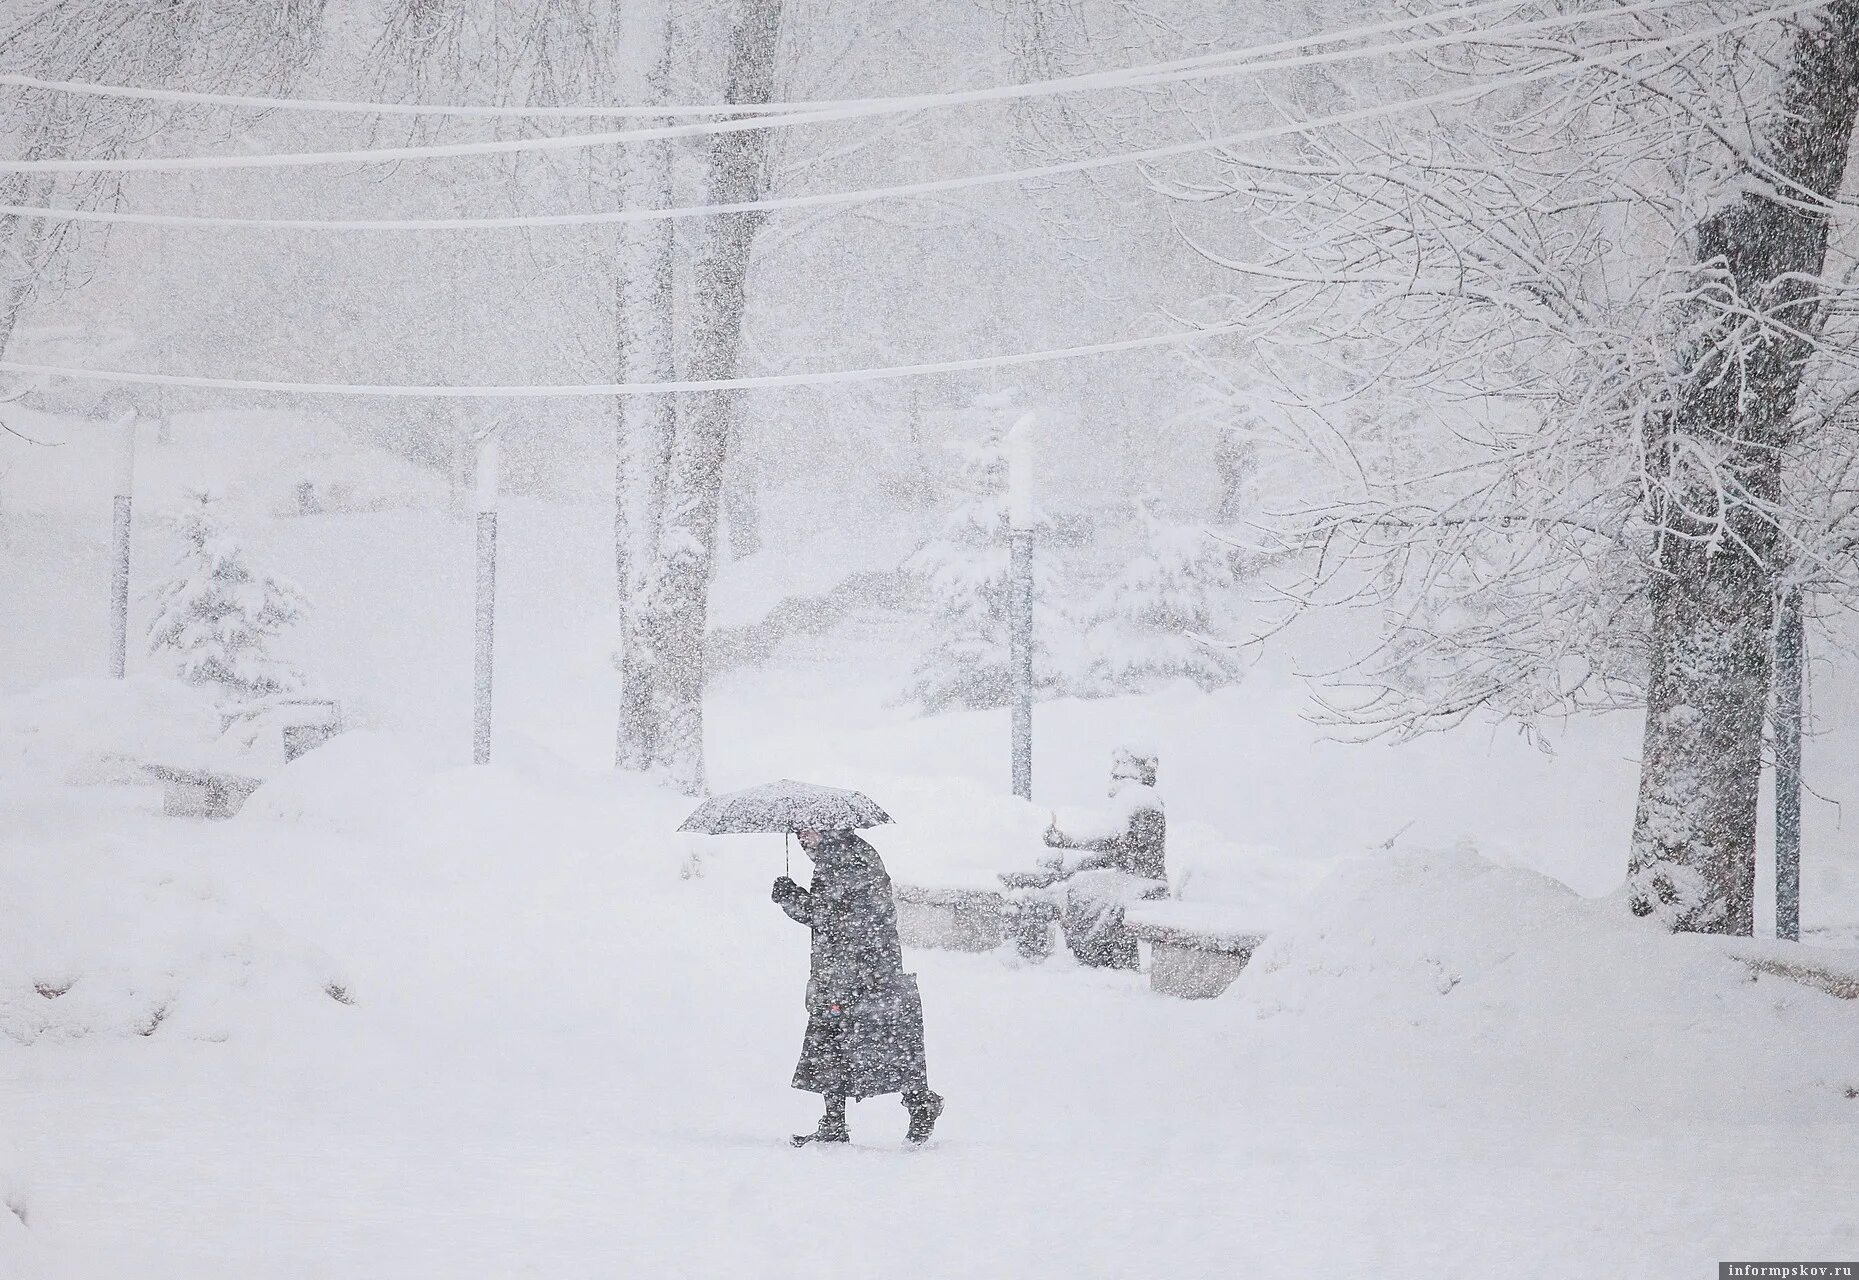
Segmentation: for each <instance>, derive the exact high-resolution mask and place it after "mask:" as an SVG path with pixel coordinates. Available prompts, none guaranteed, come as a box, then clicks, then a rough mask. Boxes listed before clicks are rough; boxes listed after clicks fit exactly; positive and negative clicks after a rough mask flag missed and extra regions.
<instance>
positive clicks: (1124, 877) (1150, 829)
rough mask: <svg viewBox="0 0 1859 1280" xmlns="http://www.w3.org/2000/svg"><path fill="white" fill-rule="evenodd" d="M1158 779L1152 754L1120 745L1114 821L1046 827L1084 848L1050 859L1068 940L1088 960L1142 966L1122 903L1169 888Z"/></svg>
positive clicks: (1059, 845) (1058, 841) (1052, 842)
mask: <svg viewBox="0 0 1859 1280" xmlns="http://www.w3.org/2000/svg"><path fill="white" fill-rule="evenodd" d="M1155 779H1156V758H1155V756H1154V754H1153V753H1151V752H1147V751H1141V750H1137V749H1135V748H1132V747H1119V748H1118V749H1117V750H1116V752H1115V754H1114V755H1113V756H1112V758H1111V765H1110V798H1111V800H1112V801H1113V802H1114V804H1115V811H1114V813H1113V815H1112V818H1113V821H1114V824H1115V825H1114V826H1112V827H1110V828H1108V829H1106V830H1102V831H1099V832H1094V833H1091V834H1088V835H1087V834H1078V833H1068V832H1065V831H1063V830H1061V829H1060V828H1059V825H1058V821H1057V819H1056V818H1055V819H1054V820H1053V823H1052V825H1051V826H1049V827H1048V828H1047V829H1046V844H1047V845H1048V846H1050V847H1052V848H1055V849H1076V850H1080V851H1081V856H1078V857H1073V858H1067V857H1065V856H1063V855H1059V856H1058V857H1055V858H1053V859H1050V860H1048V862H1047V863H1046V865H1047V867H1048V868H1049V869H1050V870H1051V871H1052V872H1053V874H1054V878H1055V879H1056V880H1057V881H1058V882H1059V893H1060V894H1061V895H1062V898H1061V901H1060V904H1059V910H1060V914H1059V922H1060V927H1061V928H1062V929H1063V930H1064V932H1065V945H1066V946H1068V947H1069V948H1071V952H1072V954H1073V955H1074V956H1076V957H1078V959H1079V960H1080V961H1082V962H1083V963H1085V964H1088V965H1095V966H1099V967H1102V968H1111V969H1134V968H1136V967H1137V965H1138V949H1137V946H1136V935H1135V934H1133V933H1131V932H1130V930H1129V928H1128V926H1126V925H1125V924H1124V923H1123V908H1124V906H1125V905H1126V904H1127V903H1129V902H1130V901H1132V900H1135V899H1144V898H1159V897H1166V896H1167V894H1168V851H1167V845H1168V819H1167V818H1166V817H1165V816H1164V814H1163V811H1162V795H1161V792H1159V791H1157V790H1156V785H1155Z"/></svg>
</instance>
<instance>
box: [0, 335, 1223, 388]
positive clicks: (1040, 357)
mask: <svg viewBox="0 0 1859 1280" xmlns="http://www.w3.org/2000/svg"><path fill="white" fill-rule="evenodd" d="M1243 327H1244V326H1243V325H1242V324H1240V323H1239V322H1229V323H1225V324H1214V325H1208V326H1207V327H1205V328H1202V329H1183V330H1176V331H1174V332H1171V333H1159V334H1151V335H1149V336H1146V337H1141V338H1123V339H1120V340H1118V341H1115V342H1095V343H1090V344H1088V345H1086V346H1079V347H1052V348H1048V349H1046V350H1043V351H1018V352H1013V353H1009V354H1003V355H991V356H972V357H968V358H965V359H961V360H939V361H935V362H932V363H930V364H910V365H886V366H882V367H879V368H871V369H832V370H825V371H822V372H818V373H768V374H757V375H754V376H752V377H746V378H709V379H691V380H686V381H681V382H593V383H581V384H556V385H547V384H543V385H521V384H518V385H503V386H497V385H487V386H447V385H444V384H439V385H433V386H407V385H398V384H390V383H345V382H285V381H278V380H273V379H262V378H207V377H197V376H195V375H192V374H179V373H143V372H139V371H136V370H128V369H85V368H79V367H75V366H69V365H50V364H29V363H26V362H24V361H20V360H0V370H5V371H7V372H10V373H22V374H31V375H35V376H43V377H54V378H73V379H77V380H80V381H85V382H115V383H130V384H132V385H137V386H155V387H197V388H202V389H206V390H213V391H276V392H287V393H290V394H295V395H325V396H378V397H389V398H397V399H411V398H426V399H453V400H457V399H483V400H552V399H574V398H588V397H596V396H660V395H675V394H678V393H680V392H688V391H743V390H750V389H753V388H757V387H817V386H830V385H834V384H837V383H845V382H878V381H884V380H887V379H892V378H911V377H918V376H921V375H924V374H934V373H961V372H964V371H966V370H971V369H1000V368H1005V367H1008V366H1010V365H1021V364H1043V363H1047V362H1050V361H1054V360H1072V359H1076V358H1078V357H1081V356H1095V355H1105V354H1108V353H1110V352H1115V351H1140V350H1143V349H1145V348H1149V347H1168V346H1177V345H1180V344H1182V343H1189V342H1199V341H1200V340H1202V339H1203V338H1211V337H1216V336H1218V335H1220V334H1224V333H1234V332H1236V331H1238V330H1239V329H1241V328H1243Z"/></svg>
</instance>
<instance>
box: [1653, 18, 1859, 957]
mask: <svg viewBox="0 0 1859 1280" xmlns="http://www.w3.org/2000/svg"><path fill="white" fill-rule="evenodd" d="M1796 21H1797V24H1798V25H1797V29H1796V33H1795V35H1794V37H1793V49H1792V59H1791V62H1790V64H1789V67H1788V71H1787V78H1786V81H1785V83H1784V85H1783V88H1782V94H1781V97H1782V101H1781V103H1780V111H1779V113H1778V116H1777V121H1778V123H1777V125H1776V127H1775V128H1774V130H1773V132H1772V135H1771V138H1770V140H1769V146H1768V149H1767V151H1768V154H1767V156H1766V160H1767V162H1768V164H1769V165H1770V166H1771V167H1772V168H1773V170H1774V171H1775V172H1776V173H1777V174H1778V175H1779V176H1778V177H1773V178H1771V181H1772V182H1773V183H1774V184H1775V185H1774V186H1773V187H1772V188H1770V190H1771V191H1772V192H1774V193H1777V194H1779V196H1780V199H1776V198H1772V196H1771V195H1770V194H1767V193H1764V192H1762V191H1759V190H1748V191H1746V192H1745V193H1744V194H1743V195H1742V196H1741V197H1739V198H1738V199H1737V201H1736V202H1735V203H1733V204H1730V205H1728V206H1726V207H1725V208H1723V209H1722V210H1720V211H1719V212H1717V213H1715V214H1713V215H1712V216H1711V217H1710V218H1708V219H1706V220H1705V221H1704V222H1703V223H1702V224H1701V225H1700V226H1699V228H1698V232H1697V241H1698V244H1697V249H1698V262H1699V271H1700V278H1701V282H1702V284H1703V285H1704V286H1705V287H1706V290H1707V291H1706V292H1705V294H1704V297H1705V302H1704V304H1703V305H1704V306H1707V307H1713V308H1714V311H1713V312H1712V314H1711V317H1710V319H1709V321H1708V323H1706V324H1704V325H1703V326H1702V330H1703V331H1702V332H1701V333H1700V334H1699V335H1698V337H1697V339H1696V341H1695V342H1694V343H1693V344H1692V345H1691V346H1690V348H1689V349H1688V351H1687V353H1686V362H1687V369H1686V378H1685V385H1684V388H1683V391H1682V393H1681V395H1680V396H1679V397H1678V401H1677V403H1676V404H1675V406H1674V407H1673V409H1672V411H1671V413H1670V414H1669V415H1667V416H1665V417H1664V418H1663V419H1662V420H1660V421H1658V422H1656V423H1655V424H1654V425H1653V427H1652V428H1651V429H1650V438H1649V440H1648V448H1647V467H1648V469H1649V471H1650V473H1651V474H1650V476H1649V481H1650V484H1651V486H1652V493H1653V502H1652V506H1653V516H1654V520H1655V527H1656V531H1657V537H1658V544H1657V548H1656V555H1657V561H1656V564H1655V566H1654V578H1653V584H1652V673H1651V674H1652V680H1651V684H1650V686H1649V687H1648V690H1647V700H1646V739H1645V752H1644V755H1643V757H1642V764H1641V769H1640V794H1639V810H1638V813H1637V815H1636V816H1635V820H1634V829H1633V848H1632V853H1631V859H1630V864H1629V888H1630V900H1631V903H1632V908H1633V911H1634V913H1635V914H1636V915H1642V916H1644V915H1651V916H1654V917H1656V918H1658V919H1659V920H1660V921H1661V922H1663V923H1665V924H1667V925H1668V926H1669V927H1671V928H1673V929H1684V930H1693V931H1697V932H1703V933H1731V934H1748V933H1750V932H1752V930H1753V928H1754V910H1753V903H1752V899H1753V897H1754V891H1755V874H1756V811H1757V799H1756V797H1757V786H1758V783H1759V781H1760V778H1761V771H1762V757H1761V748H1762V722H1763V714H1764V710H1765V708H1766V705H1767V702H1768V696H1769V675H1770V669H1769V664H1770V628H1771V625H1772V623H1773V612H1774V596H1773V584H1772V575H1773V570H1774V550H1775V545H1776V529H1775V513H1776V511H1777V510H1778V508H1779V507H1780V505H1781V497H1782V494H1781V466H1780V451H1781V448H1782V446H1784V445H1785V444H1786V443H1787V437H1788V430H1789V424H1790V420H1791V418H1792V415H1793V412H1794V405H1795V398H1796V396H1797V394H1798V393H1799V390H1800V385H1801V376H1802V369H1803V366H1804V365H1805V363H1806V361H1807V359H1808V357H1809V355H1810V354H1811V353H1812V350H1813V346H1814V340H1813V334H1814V332H1815V330H1816V329H1817V327H1818V324H1819V314H1820V304H1819V302H1818V300H1817V291H1818V289H1819V287H1820V285H1819V275H1820V273H1821V271H1822V270H1823V268H1824V265H1825V259H1826V248H1827V225H1828V219H1827V215H1826V212H1825V209H1824V207H1820V206H1814V205H1813V199H1814V196H1819V197H1824V198H1825V199H1827V200H1831V199H1832V198H1833V197H1835V196H1836V195H1837V194H1838V193H1839V189H1840V185H1841V182H1842V181H1843V179H1844V176H1845V168H1846V157H1847V152H1848V149H1849V148H1850V146H1851V144H1852V137H1853V122H1854V117H1855V114H1856V113H1859V0H1838V2H1837V3H1835V4H1832V5H1830V6H1828V7H1827V8H1826V9H1824V10H1822V11H1820V12H1819V13H1816V14H1813V15H1810V16H1808V17H1805V18H1801V19H1797V20H1796ZM1760 181H1761V178H1760V176H1759V175H1753V174H1752V175H1751V180H1750V185H1751V186H1752V187H1756V186H1758V185H1759V183H1760ZM1789 184H1793V185H1789ZM1803 189H1805V192H1807V193H1813V194H1812V195H1806V194H1804V191H1803ZM1803 199H1805V200H1807V201H1808V202H1809V204H1810V207H1808V208H1803V207H1802V205H1801V203H1800V201H1801V200H1803Z"/></svg>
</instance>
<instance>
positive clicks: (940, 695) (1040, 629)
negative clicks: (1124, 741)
mask: <svg viewBox="0 0 1859 1280" xmlns="http://www.w3.org/2000/svg"><path fill="white" fill-rule="evenodd" d="M1010 405H1011V400H1010V398H1009V397H1008V396H1006V395H1000V394H996V395H984V396H980V397H978V398H977V399H976V400H975V405H974V408H975V411H976V412H977V413H979V414H981V415H982V416H983V420H984V423H985V427H984V435H983V438H982V440H981V441H980V442H979V443H966V442H965V443H958V445H957V446H956V448H957V449H958V451H959V459H960V467H959V470H958V472H957V475H956V480H955V484H954V485H953V488H954V489H955V490H956V491H957V492H958V493H959V494H960V495H961V499H960V501H959V503H958V505H957V506H956V508H955V510H954V511H952V512H950V513H949V516H948V518H947V519H945V520H944V521H943V523H942V526H941V528H940V529H938V531H937V532H936V534H935V536H933V537H932V538H931V539H930V540H929V541H928V542H926V543H924V544H923V545H922V546H921V547H919V548H918V549H917V550H916V551H915V552H914V553H912V555H911V556H910V558H909V559H907V560H906V561H905V562H904V570H905V572H906V573H907V574H909V575H910V576H911V578H912V579H914V581H915V583H916V586H917V588H918V590H919V591H920V592H921V593H922V595H923V596H924V598H925V599H926V600H927V601H928V602H929V605H930V616H929V620H928V622H929V629H930V636H929V646H928V648H926V649H925V651H924V653H923V656H922V658H921V659H920V660H919V661H918V663H917V666H916V670H915V671H914V672H913V673H912V676H911V680H910V684H909V687H908V688H907V689H906V691H905V698H906V700H908V701H910V702H914V703H915V704H916V705H917V706H919V707H921V708H922V709H923V710H925V711H931V712H934V711H944V710H948V709H950V708H957V707H968V708H979V707H1001V706H1006V705H1007V703H1008V701H1009V700H1010V697H1011V695H1012V691H1013V684H1012V675H1011V672H1010V671H1009V669H1008V637H1007V604H1008V597H1007V591H1008V582H1007V570H1008V560H1009V548H1008V541H1007V450H1006V445H1005V440H1004V435H1005V432H1004V430H1003V428H1004V427H1005V426H1006V424H1007V423H1008V422H1010V421H1011V419H1012V414H1011V409H1010ZM1048 560H1049V557H1047V556H1044V555H1039V554H1035V555H1034V558H1033V686H1034V689H1035V691H1036V692H1038V693H1040V694H1042V695H1047V696H1050V695H1052V694H1054V693H1056V692H1057V691H1058V690H1059V689H1061V688H1062V687H1063V684H1064V681H1063V680H1062V679H1061V678H1060V674H1059V672H1058V671H1057V669H1056V664H1055V663H1054V661H1053V657H1052V651H1051V649H1050V647H1049V645H1048V642H1047V640H1046V638H1045V637H1046V636H1048V635H1051V634H1052V633H1053V627H1054V626H1055V625H1062V619H1061V618H1060V616H1059V615H1058V614H1057V612H1056V611H1055V610H1054V608H1053V607H1052V604H1051V601H1052V600H1053V599H1054V596H1053V592H1052V589H1051V586H1052V581H1053V575H1052V573H1051V569H1050V566H1049V564H1048V563H1047V561H1048Z"/></svg>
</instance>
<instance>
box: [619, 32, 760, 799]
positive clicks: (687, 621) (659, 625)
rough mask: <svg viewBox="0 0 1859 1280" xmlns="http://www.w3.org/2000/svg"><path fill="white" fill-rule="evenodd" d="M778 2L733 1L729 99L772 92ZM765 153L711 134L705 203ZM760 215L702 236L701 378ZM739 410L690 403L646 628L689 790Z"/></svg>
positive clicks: (729, 363) (731, 314) (748, 176)
mask: <svg viewBox="0 0 1859 1280" xmlns="http://www.w3.org/2000/svg"><path fill="white" fill-rule="evenodd" d="M781 6H782V0H737V4H736V17H735V26H734V30H733V32H732V38H731V43H730V56H729V83H728V89H727V94H726V99H727V101H729V102H732V103H753V102H767V101H771V100H772V96H773V89H774V71H775V54H776V47H777V44H778V41H779V37H780V31H781ZM767 149H768V134H767V133H766V132H765V131H761V130H752V131H744V132H738V133H725V134H717V135H714V136H713V137H712V138H711V140H710V143H709V145H708V146H707V148H706V151H705V166H706V171H707V187H708V191H707V197H708V199H709V200H710V201H711V202H714V203H719V204H722V203H732V202H736V201H743V200H754V199H757V198H758V197H759V196H760V195H761V194H762V190H763V176H764V175H763V170H764V166H765V163H766V159H767ZM761 223H762V215H761V214H760V213H734V214H726V215H724V216H722V217H720V218H714V219H711V220H710V221H709V222H707V223H706V224H704V227H703V229H702V231H701V233H700V236H699V239H698V241H697V248H696V254H695V264H694V281H693V290H692V294H693V296H692V302H691V307H692V314H691V323H690V328H689V334H690V337H689V344H688V345H689V360H688V363H687V364H686V367H685V372H686V375H687V376H688V377H690V378H692V379H694V380H709V379H715V378H731V377H735V376H736V373H737V368H738V363H739V360H740V356H741V351H742V319H743V308H744V304H745V302H746V300H747V296H748V287H747V286H748V276H749V265H750V257H751V253H752V251H753V249H754V241H755V233H756V231H757V230H758V228H759V227H760V226H761ZM740 411H741V393H740V392H734V391H726V392H714V391H713V392H708V393H702V394H697V395H693V396H691V397H689V398H688V400H687V401H686V402H685V404H684V405H683V406H682V412H681V413H680V416H679V421H678V429H677V434H676V438H675V440H674V441H673V444H672V450H671V467H670V474H669V484H668V486H667V493H666V501H665V511H664V521H663V527H662V530H661V533H660V539H659V573H658V581H657V584H656V590H655V591H654V593H653V598H652V605H651V617H650V620H649V623H648V627H647V629H648V632H649V640H648V643H649V644H650V646H651V650H652V653H653V655H654V658H655V660H656V661H657V663H658V664H659V665H658V670H659V673H660V677H661V683H660V694H661V697H662V699H663V702H662V704H661V706H662V718H661V721H660V724H659V741H658V760H659V762H660V763H662V764H664V765H665V766H666V767H667V768H668V769H669V771H670V773H671V777H672V779H673V781H674V782H675V783H676V784H677V785H678V786H679V787H681V788H683V789H684V790H685V791H687V792H690V793H693V794H695V793H697V792H699V791H701V790H702V789H703V785H704V711H703V693H704V668H705V653H704V646H705V631H706V627H707V619H708V615H709V609H710V579H711V575H712V572H713V570H714V567H715V561H716V544H717V521H718V515H719V512H720V507H721V502H720V499H721V495H722V486H723V466H724V462H725V460H726V458H727V457H728V453H729V443H730V440H731V438H732V436H733V434H734V429H735V424H736V422H737V418H738V416H739V414H740Z"/></svg>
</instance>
